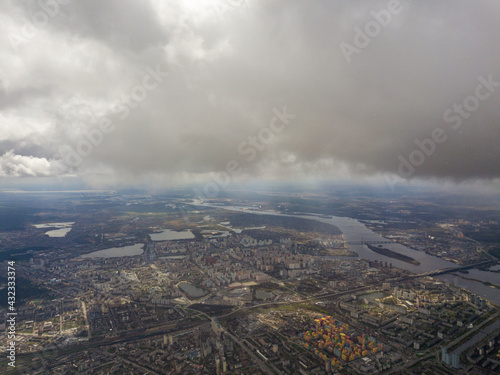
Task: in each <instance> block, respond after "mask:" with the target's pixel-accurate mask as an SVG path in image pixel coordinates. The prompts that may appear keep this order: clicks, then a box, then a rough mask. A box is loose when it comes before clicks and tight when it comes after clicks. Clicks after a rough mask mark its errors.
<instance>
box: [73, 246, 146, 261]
mask: <svg viewBox="0 0 500 375" xmlns="http://www.w3.org/2000/svg"><path fill="white" fill-rule="evenodd" d="M143 247H144V244H143V243H136V244H135V245H132V246H123V247H111V248H109V249H104V250H98V251H94V252H92V253H89V254H84V255H81V256H80V258H118V257H133V256H136V255H141V254H142V253H143V252H144V250H143Z"/></svg>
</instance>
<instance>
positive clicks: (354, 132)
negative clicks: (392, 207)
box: [0, 0, 500, 182]
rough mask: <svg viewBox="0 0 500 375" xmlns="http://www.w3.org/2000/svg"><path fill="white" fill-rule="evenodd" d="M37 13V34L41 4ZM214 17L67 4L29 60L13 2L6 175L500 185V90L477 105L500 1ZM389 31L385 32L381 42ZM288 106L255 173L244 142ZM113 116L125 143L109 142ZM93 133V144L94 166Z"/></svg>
mask: <svg viewBox="0 0 500 375" xmlns="http://www.w3.org/2000/svg"><path fill="white" fill-rule="evenodd" d="M215 3H217V2H215ZM27 4H28V5H27V6H25V7H24V8H21V9H24V10H23V11H24V12H25V13H24V16H25V17H26V19H28V20H30V19H31V18H30V17H33V16H34V15H35V14H36V12H40V9H39V8H37V7H39V6H40V5H39V3H35V2H32V3H27ZM213 4H214V2H213V1H208V0H207V1H203V0H198V1H192V2H183V1H168V2H164V1H151V2H136V1H112V2H99V1H88V2H76V1H75V2H68V3H65V4H60V5H59V8H58V12H54V15H53V16H50V17H49V18H48V22H47V24H46V25H44V26H43V27H39V28H38V29H37V30H38V31H37V33H36V35H35V36H33V37H32V38H29V39H28V38H26V39H27V40H26V41H25V42H23V43H22V44H20V45H19V46H17V48H13V47H12V40H11V39H12V38H10V39H9V37H8V35H9V32H10V33H11V34H10V35H11V36H12V32H13V31H14V32H16V31H17V33H18V34H19V35H22V34H20V33H21V32H22V27H23V25H24V23H23V22H25V21H23V20H22V17H21V18H20V17H19V10H16V11H13V10H12V9H10V8H8V7H6V6H3V8H2V13H3V15H2V19H3V21H5V22H3V24H4V25H5V26H3V28H4V30H3V31H4V33H3V36H2V37H1V38H2V39H1V40H0V42H1V45H2V49H1V50H0V57H1V60H0V61H1V62H0V65H1V67H2V77H0V78H1V79H2V87H3V91H2V94H1V96H0V99H1V100H2V103H0V108H2V110H3V109H4V108H5V109H7V110H6V111H4V113H2V114H1V115H0V121H1V122H0V142H3V144H4V145H5V146H7V145H8V150H7V149H5V150H3V152H4V153H5V154H4V156H3V157H0V158H3V159H5V162H4V165H6V163H7V161H8V165H9V166H10V167H9V169H8V170H7V169H6V168H4V172H3V173H4V175H8V174H9V173H11V172H9V171H15V173H11V174H17V175H22V173H23V171H26V170H29V171H30V172H29V173H28V174H29V175H37V172H36V170H32V169H29V168H18V169H15V168H13V167H12V166H13V165H14V164H15V163H16V161H18V162H19V163H24V164H23V165H27V164H29V167H30V168H37V167H40V168H41V171H40V175H46V174H47V173H53V171H59V172H61V173H66V172H68V171H72V172H74V173H86V174H88V173H104V174H107V175H109V176H112V178H113V179H115V180H116V179H117V180H122V181H125V182H133V181H143V180H144V179H145V178H149V177H147V176H155V178H159V179H162V178H164V179H165V180H166V181H172V180H173V179H175V180H179V181H192V180H196V179H199V178H204V177H206V176H207V175H208V174H210V173H212V172H218V171H221V170H225V169H226V167H227V163H228V162H229V161H230V160H236V161H238V163H240V165H241V166H242V167H244V168H245V174H244V175H248V176H251V177H259V178H268V177H273V178H281V179H286V178H288V177H290V176H293V177H295V178H297V176H304V177H307V176H309V177H319V178H330V177H332V178H333V177H339V176H341V177H346V176H352V175H370V174H377V173H395V174H400V175H401V176H402V177H442V178H450V179H473V178H498V177H500V154H499V153H500V148H498V146H497V143H498V139H500V123H499V122H500V106H499V105H498V104H499V101H500V87H497V86H495V85H496V83H493V84H490V89H491V90H490V91H488V90H489V89H488V88H483V89H481V90H480V94H481V95H482V96H481V98H480V99H477V98H476V99H477V103H478V104H477V106H476V105H475V102H474V100H473V99H470V97H471V96H472V97H476V88H477V86H478V85H480V84H481V82H482V80H483V79H484V80H490V81H493V82H500V64H499V63H500V51H499V48H498V43H497V41H498V40H500V22H499V21H500V12H499V11H500V5H499V4H498V2H495V1H481V2H470V1H439V2H430V1H429V2H427V1H425V2H424V1H419V2H417V1H413V2H408V1H401V2H400V3H398V2H397V1H395V0H393V1H392V2H391V1H338V2H323V1H307V2H306V1H251V0H248V1H247V2H243V1H242V2H241V3H238V2H234V1H226V0H220V2H219V6H214V5H213ZM238 4H240V5H239V6H238ZM18 8H19V7H18ZM221 10H222V11H221ZM391 10H395V11H393V12H391ZM374 14H375V15H374ZM387 14H389V18H387ZM384 15H385V17H386V18H385V21H384V18H383V17H384ZM377 17H379V18H378V19H379V20H381V21H378V22H387V25H386V26H379V30H377V29H376V28H375V29H373V27H376V25H375V26H374V22H376V19H377ZM380 17H382V18H380ZM370 25H371V26H370ZM367 27H368V30H367ZM370 27H372V29H371V31H370V29H369V28H370ZM358 30H361V32H362V33H363V34H366V33H367V32H368V33H370V32H371V33H372V35H373V36H372V37H369V36H368V37H367V36H366V35H365V36H364V37H362V36H361V37H360V35H359V32H358ZM359 38H365V42H366V39H368V43H366V44H367V45H366V46H362V47H360V44H359V43H358V44H356V41H358V42H359V40H360V39H359ZM342 43H343V45H344V46H345V45H346V44H348V45H349V46H351V47H352V48H354V49H355V50H356V52H355V53H351V54H350V55H349V56H346V53H345V50H343V49H342V48H341V44H342ZM351 51H352V50H351ZM151 71H160V72H162V73H161V74H162V75H161V76H160V78H159V79H156V80H155V79H154V74H153V76H152V77H151ZM166 72H168V76H167V74H166ZM157 75H158V73H157ZM148 76H150V78H146V77H148ZM490 76H491V79H490V78H489V77H490ZM153 86H154V87H153ZM45 87H50V88H51V89H50V91H49V90H48V91H47V92H44V89H43V88H45ZM485 90H486V91H485ZM487 92H488V93H489V95H488V97H487V98H486V97H485V96H486V95H485V93H487ZM464 101H466V102H464ZM455 104H456V105H465V106H466V107H467V108H469V109H470V108H472V107H474V109H473V110H470V111H466V112H462V113H461V112H459V111H457V108H459V107H456V106H455ZM285 106H286V108H287V110H288V112H290V113H292V114H294V115H296V117H295V118H294V119H293V120H292V121H291V122H290V124H289V125H288V126H286V128H285V129H284V130H283V131H282V132H279V133H276V134H274V139H273V140H272V142H271V143H269V144H264V145H262V148H261V149H259V148H257V147H253V148H254V149H255V151H256V152H255V153H256V156H255V158H254V159H252V160H251V161H248V156H249V155H250V153H249V151H248V150H249V148H251V147H252V146H250V144H249V143H248V139H249V138H248V137H257V138H258V134H259V131H260V129H262V128H265V127H269V123H270V121H271V120H272V118H273V116H274V112H273V110H274V109H276V110H279V111H282V110H283V108H284V107H285ZM471 106H472V107H471ZM476 107H477V108H476ZM448 110H451V111H452V112H451V113H448V116H445V114H446V113H447V111H448ZM461 111H463V109H462V110H461ZM463 113H465V115H463ZM443 116H444V117H443ZM452 116H459V117H460V119H461V124H460V126H456V125H457V121H458V120H457V119H456V117H452ZM103 119H107V120H110V121H112V126H111V127H112V130H110V129H108V130H110V131H109V132H102V131H101V135H102V137H101V136H98V135H96V134H97V133H96V132H97V129H100V128H99V123H100V122H102V121H103ZM437 128H439V129H442V132H443V134H444V135H443V134H441V137H445V138H446V140H445V141H443V142H440V143H437V142H435V141H434V140H433V138H432V137H433V134H436V133H435V132H436V130H435V129H437ZM89 132H90V133H89ZM433 132H434V133H433ZM89 134H94V136H95V137H97V138H94V141H95V143H96V144H94V145H92V147H91V148H92V149H91V150H90V152H88V155H87V152H85V155H83V153H82V152H81V151H82V147H80V151H79V149H78V147H79V146H81V145H82V144H83V143H82V142H87V141H89ZM442 139H443V138H440V140H442ZM86 140H87V141H86ZM430 141H432V142H433V143H434V146H432V145H431V144H430V143H429V142H430ZM242 142H247V143H246V145H245V147H241V144H242ZM30 144H32V147H33V148H32V149H31V150H32V153H30ZM422 144H423V145H424V146H419V145H422ZM61 146H67V147H66V148H65V150H66V151H67V150H69V149H70V150H72V152H74V153H76V156H77V157H80V159H79V160H78V163H74V164H71V163H68V162H67V160H66V161H65V160H64V159H65V157H66V158H67V157H68V153H67V152H66V153H64V152H62V151H63V150H62V149H61ZM431 146H432V147H431ZM40 147H42V148H43V151H42V150H41V149H40ZM425 147H427V148H425ZM431 149H432V152H430V150H431ZM238 150H240V151H238ZM241 150H245V151H247V153H246V154H245V153H243V152H241ZM8 152H9V153H8ZM16 155H17V156H23V157H29V156H31V155H32V156H34V157H38V158H43V160H45V161H47V163H48V164H47V163H45V161H43V162H39V163H32V162H31V163H28V161H29V160H28V159H20V158H16V157H15V156H16ZM422 156H423V158H422ZM0 160H1V159H0ZM58 160H59V162H58ZM402 160H404V161H405V162H402ZM61 161H62V162H63V164H66V166H65V167H61ZM51 163H53V164H57V168H56V167H53V168H49V169H47V165H50V164H51ZM402 163H403V164H404V163H407V164H408V165H405V166H403V167H401V164H402ZM411 169H412V170H411ZM410 172H411V173H410Z"/></svg>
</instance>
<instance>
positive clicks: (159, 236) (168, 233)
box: [150, 229, 194, 241]
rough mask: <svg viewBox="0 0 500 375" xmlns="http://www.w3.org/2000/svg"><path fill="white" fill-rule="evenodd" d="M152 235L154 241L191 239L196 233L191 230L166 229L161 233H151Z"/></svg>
mask: <svg viewBox="0 0 500 375" xmlns="http://www.w3.org/2000/svg"><path fill="white" fill-rule="evenodd" d="M150 237H151V240H153V241H173V240H191V239H193V238H194V234H193V233H192V232H191V231H190V230H182V231H176V230H171V229H164V230H162V232H160V233H151V234H150Z"/></svg>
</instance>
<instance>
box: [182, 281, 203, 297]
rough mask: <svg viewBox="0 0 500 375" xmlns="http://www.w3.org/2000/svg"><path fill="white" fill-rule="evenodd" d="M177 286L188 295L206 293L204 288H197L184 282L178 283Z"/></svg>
mask: <svg viewBox="0 0 500 375" xmlns="http://www.w3.org/2000/svg"><path fill="white" fill-rule="evenodd" d="M178 287H179V288H180V289H182V291H183V292H184V293H186V294H188V295H189V296H190V297H196V298H198V297H203V296H204V295H206V294H207V293H208V292H207V291H206V290H205V289H202V288H199V287H197V286H194V285H191V284H189V283H186V282H182V283H179V285H178Z"/></svg>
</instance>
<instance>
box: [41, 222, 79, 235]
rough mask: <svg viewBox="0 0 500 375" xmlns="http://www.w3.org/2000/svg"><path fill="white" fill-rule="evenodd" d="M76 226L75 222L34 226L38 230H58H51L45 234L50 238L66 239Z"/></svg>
mask: <svg viewBox="0 0 500 375" xmlns="http://www.w3.org/2000/svg"><path fill="white" fill-rule="evenodd" d="M73 224H75V222H73V221H72V222H68V223H46V224H34V225H33V226H34V227H35V228H37V229H45V228H57V229H53V230H49V231H47V232H45V234H46V235H47V236H49V237H65V236H66V235H67V234H68V233H69V231H71V227H72V226H73Z"/></svg>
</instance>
